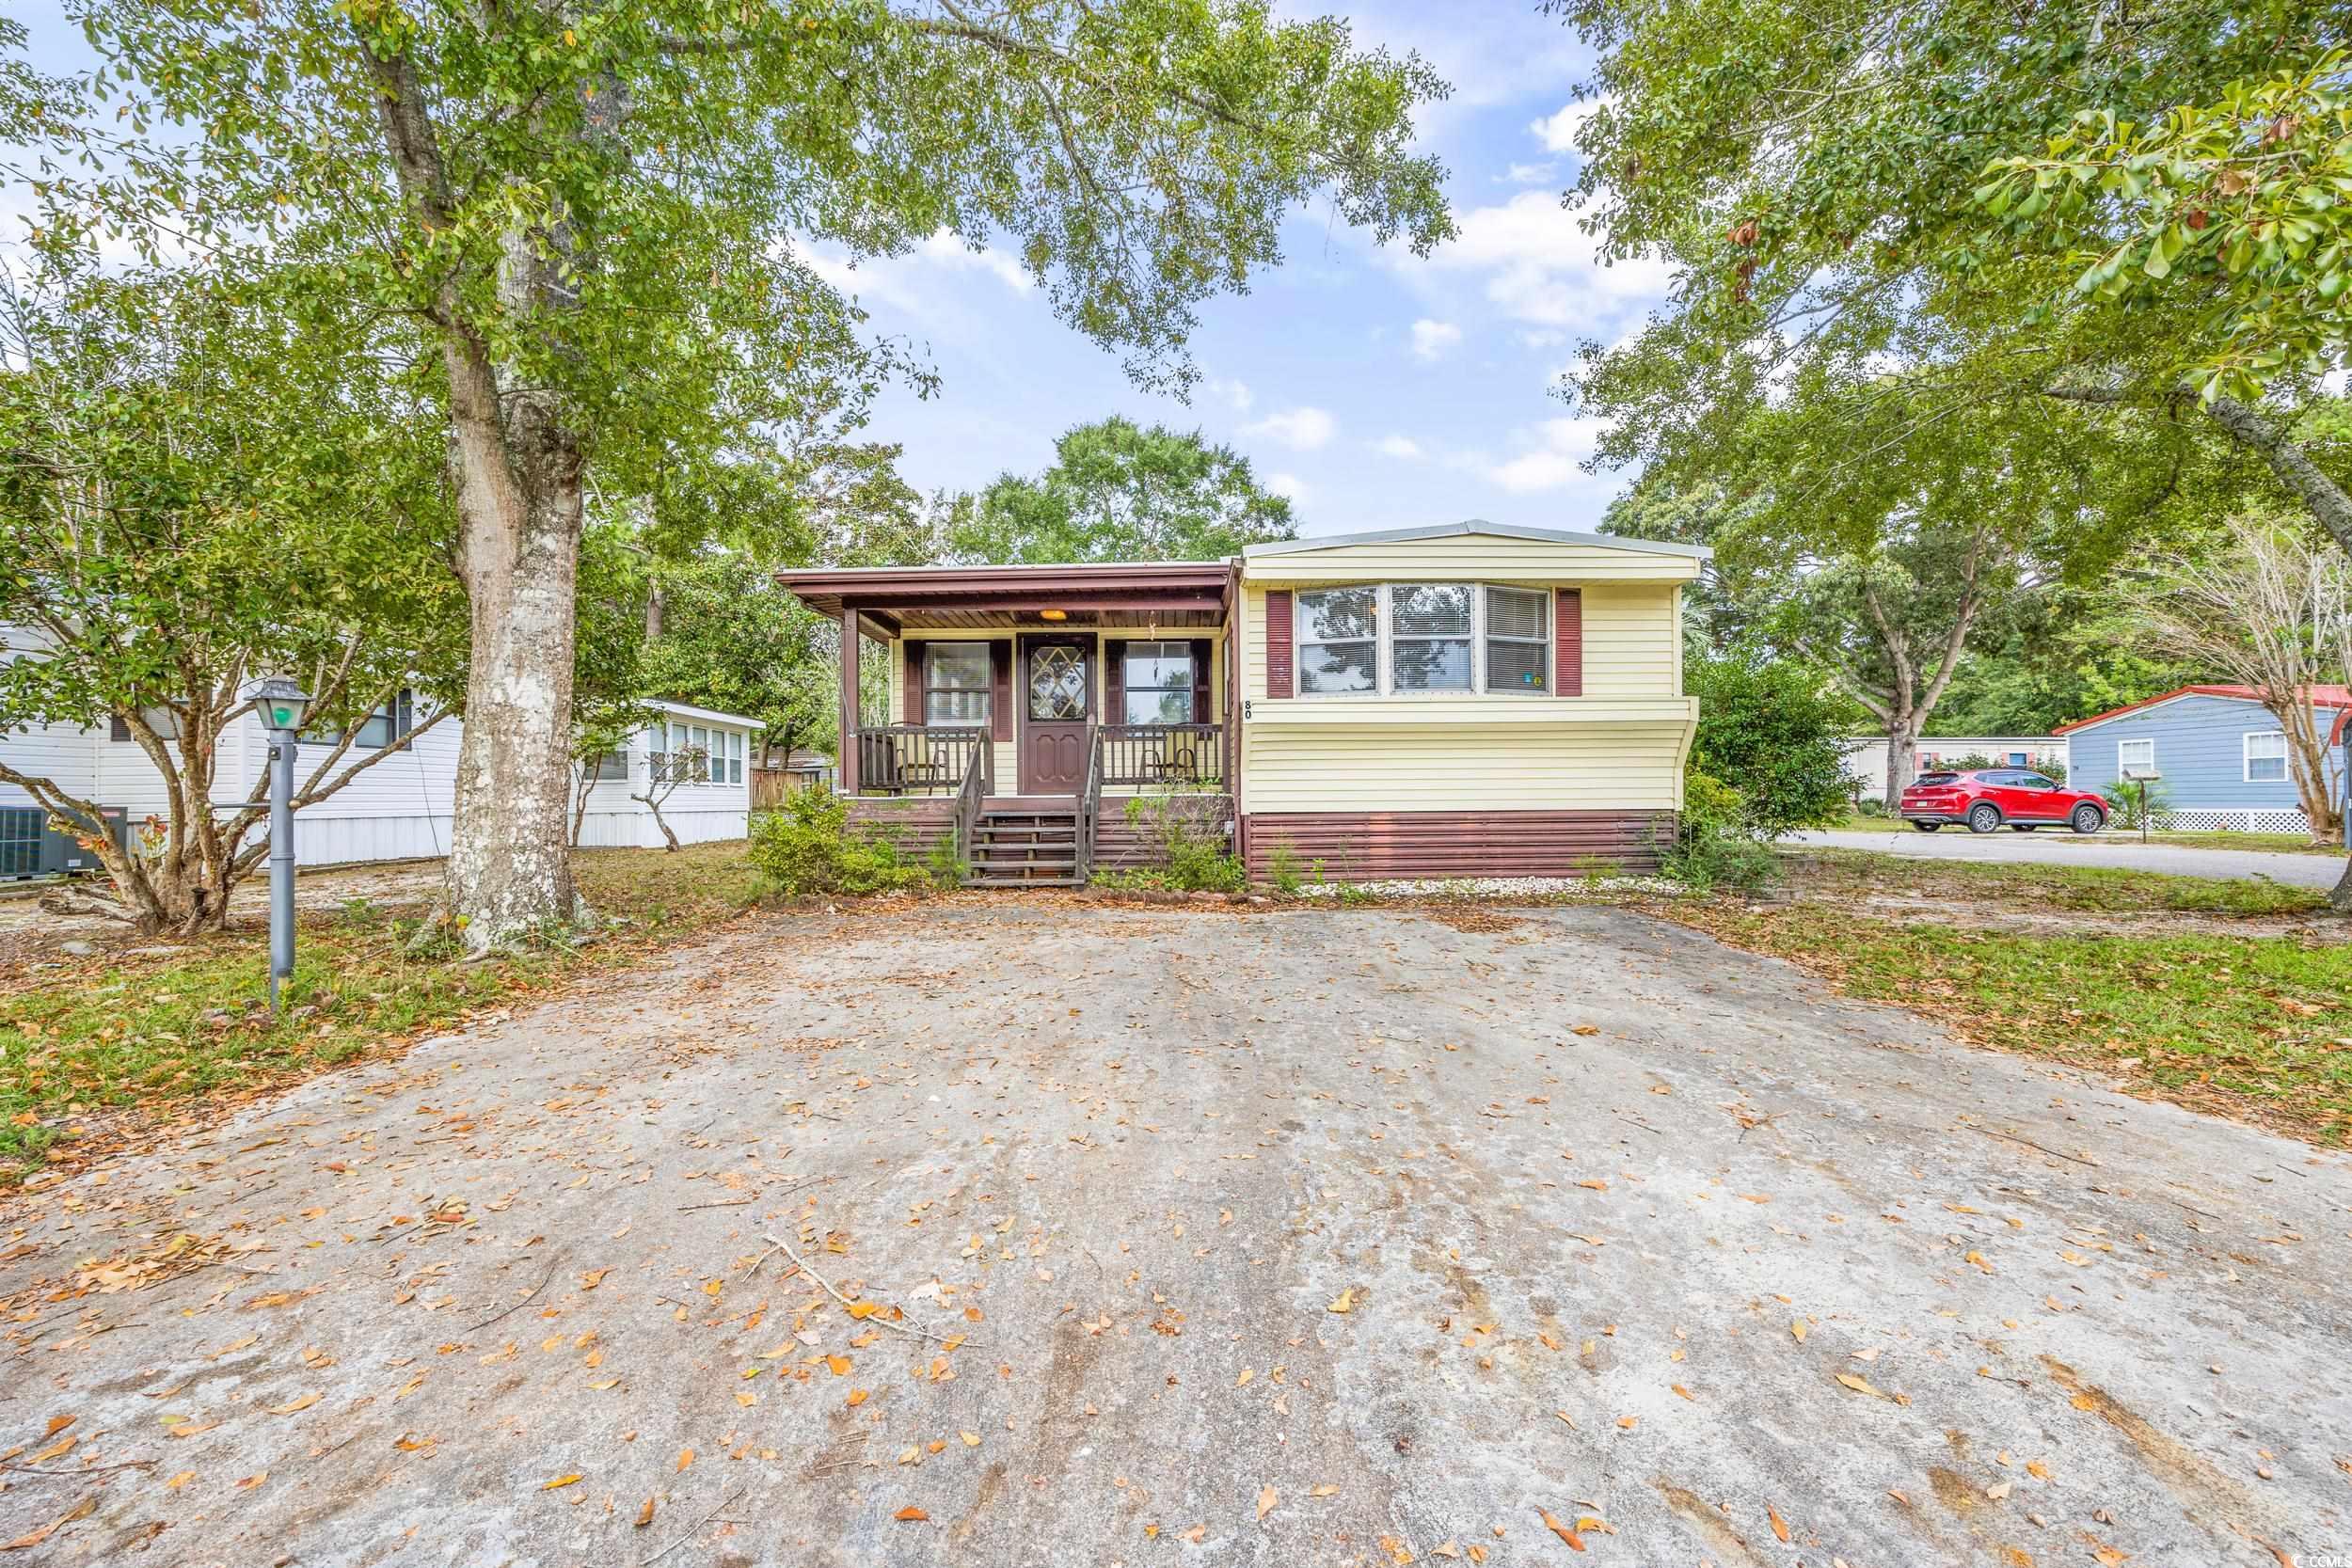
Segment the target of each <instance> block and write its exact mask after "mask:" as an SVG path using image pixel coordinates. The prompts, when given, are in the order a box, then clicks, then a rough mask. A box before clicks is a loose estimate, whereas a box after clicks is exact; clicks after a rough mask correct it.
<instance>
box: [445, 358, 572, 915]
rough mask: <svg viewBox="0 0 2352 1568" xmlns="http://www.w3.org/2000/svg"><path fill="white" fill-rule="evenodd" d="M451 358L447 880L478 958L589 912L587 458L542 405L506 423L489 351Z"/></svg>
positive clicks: (528, 406) (517, 408)
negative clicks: (580, 741) (584, 657)
mask: <svg viewBox="0 0 2352 1568" xmlns="http://www.w3.org/2000/svg"><path fill="white" fill-rule="evenodd" d="M446 358H447V361H448V365H449V371H450V382H451V392H452V398H451V408H450V426H451V442H450V448H451V450H450V463H451V467H452V469H453V474H454V477H455V479H456V488H457V501H458V516H459V527H460V531H461V539H462V548H461V555H460V566H461V569H462V571H463V573H464V576H465V580H466V592H467V595H468V597H469V600H470V601H471V607H472V626H473V651H472V667H471V669H470V670H469V672H468V675H467V684H466V733H465V739H464V741H463V743H462V744H461V745H460V747H459V749H458V753H457V792H456V809H457V816H456V821H455V823H454V824H453V827H452V829H451V832H450V851H449V873H448V887H449V902H450V909H451V911H452V912H453V914H455V915H457V916H458V917H460V918H461V919H462V920H463V921H464V922H465V936H466V944H467V946H468V947H469V949H470V950H472V951H474V952H477V953H479V952H483V951H486V950H487V949H489V948H491V947H494V946H498V945H501V944H504V943H508V942H514V941H516V940H517V939H518V938H523V937H527V936H529V935H530V934H531V933H532V932H533V931H535V930H538V929H542V928H544V927H546V926H548V925H549V924H555V923H564V922H569V921H571V920H573V919H575V918H576V917H577V916H578V915H579V914H580V912H581V911H580V910H579V908H578V906H577V902H576V899H575V895H574V892H573V887H572V862H571V833H570V826H571V824H570V820H569V816H570V812H569V808H570V805H571V800H570V783H571V762H572V758H571V744H570V738H571V720H572V648H573V641H574V626H573V619H572V609H573V603H572V601H573V590H574V586H575V584H576V581H577V579H578V578H579V575H580V524H581V505H582V499H581V492H580V471H581V462H580V443H579V441H578V440H577V438H575V437H574V436H572V435H571V433H570V432H569V431H567V430H566V429H565V428H564V425H563V423H562V421H561V420H560V419H559V418H558V417H557V416H556V414H555V413H554V411H553V410H551V409H549V408H547V407H545V406H542V405H541V404H539V403H538V402H537V400H535V399H533V398H532V397H530V396H529V395H525V396H522V397H518V398H516V399H515V400H514V406H513V409H512V411H511V412H508V413H506V414H505V417H504V418H501V406H500V400H499V398H498V395H497V389H496V385H495V381H494V378H493V376H492V374H491V372H490V368H489V364H488V360H487V356H486V355H485V354H484V353H483V351H482V350H481V348H480V347H479V345H476V344H473V343H469V342H467V341H463V340H462V339H459V340H457V341H452V342H451V343H449V344H448V345H447V351H446Z"/></svg>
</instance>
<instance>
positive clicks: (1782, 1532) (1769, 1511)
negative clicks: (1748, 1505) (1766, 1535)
mask: <svg viewBox="0 0 2352 1568" xmlns="http://www.w3.org/2000/svg"><path fill="white" fill-rule="evenodd" d="M1764 1517H1765V1518H1767V1519H1769V1520H1771V1521H1772V1534H1773V1535H1774V1536H1775V1537H1776V1538H1777V1539H1778V1540H1779V1542H1780V1544H1782V1545H1784V1546H1785V1545H1787V1544H1788V1520H1786V1519H1784V1518H1782V1517H1781V1516H1780V1510H1779V1509H1777V1508H1774V1507H1773V1506H1772V1504H1771V1503H1766V1504H1765V1505H1764Z"/></svg>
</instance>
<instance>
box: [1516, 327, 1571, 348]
mask: <svg viewBox="0 0 2352 1568" xmlns="http://www.w3.org/2000/svg"><path fill="white" fill-rule="evenodd" d="M1519 341H1520V342H1521V343H1523V344H1524V345H1526V346H1527V347H1529V348H1558V347H1559V346H1560V345H1561V344H1562V343H1565V342H1566V341H1568V335H1567V334H1566V333H1565V332H1563V331H1561V330H1560V329H1559V328H1558V327H1556V326H1536V327H1530V328H1529V329H1528V330H1527V331H1525V332H1522V333H1520V334H1519Z"/></svg>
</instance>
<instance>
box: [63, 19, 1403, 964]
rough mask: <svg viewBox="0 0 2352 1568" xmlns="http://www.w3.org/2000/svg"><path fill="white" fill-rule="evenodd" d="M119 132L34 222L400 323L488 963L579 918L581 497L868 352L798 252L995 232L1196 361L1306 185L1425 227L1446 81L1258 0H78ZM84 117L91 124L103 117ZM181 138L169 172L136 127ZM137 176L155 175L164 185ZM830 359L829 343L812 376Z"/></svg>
mask: <svg viewBox="0 0 2352 1568" xmlns="http://www.w3.org/2000/svg"><path fill="white" fill-rule="evenodd" d="M81 14H82V20H83V21H84V24H85V27H86V31H87V34H88V36H89V38H90V39H91V40H92V42H93V44H94V46H95V47H96V49H97V50H98V52H99V53H100V55H102V57H103V66H102V67H101V70H100V71H99V73H98V76H97V79H96V80H95V81H94V82H93V83H92V87H93V90H94V91H95V92H97V93H99V94H101V95H102V96H104V97H107V98H115V97H120V98H122V99H125V100H127V102H125V103H121V104H119V105H116V104H112V103H109V104H106V105H103V107H104V109H105V110H106V118H107V121H108V123H111V122H112V119H111V116H112V114H113V113H114V112H115V111H116V110H117V109H119V112H120V113H121V115H122V117H123V119H124V121H125V122H126V123H130V124H134V125H135V124H138V123H141V122H142V121H144V120H145V119H148V118H149V117H151V116H157V117H161V118H162V119H163V120H167V121H170V122H174V123H173V125H172V127H171V129H172V130H173V133H174V134H173V135H172V136H170V137H168V138H161V137H159V138H157V142H156V144H155V145H153V146H151V147H149V148H147V149H146V150H147V151H148V152H150V153H151V154H152V155H153V160H154V161H152V162H150V163H148V164H145V165H142V166H139V167H138V168H136V169H133V170H130V171H129V172H118V171H119V168H120V166H119V163H117V164H114V165H108V166H104V167H103V169H102V171H101V172H99V173H97V174H94V175H87V176H78V175H76V174H74V173H73V172H72V170H70V169H65V168H60V169H58V170H57V171H56V178H55V180H54V182H52V183H49V184H47V185H46V186H45V188H44V200H45V201H46V202H47V203H48V206H47V208H46V214H47V219H48V222H49V223H50V225H51V226H53V227H60V228H71V227H72V226H73V224H74V223H75V222H78V221H80V220H82V219H83V218H86V217H89V216H92V215H94V214H102V213H103V214H105V220H106V221H108V222H110V223H112V224H114V225H116V226H117V227H118V228H119V230H120V231H121V232H123V233H125V234H127V235H129V236H130V237H131V238H133V239H134V240H137V241H144V242H146V243H153V244H160V243H162V239H161V236H163V235H166V234H172V233H177V234H182V235H194V236H195V237H196V240H197V241H198V242H199V243H201V244H203V245H208V246H217V247H224V248H234V247H239V246H245V247H251V248H263V249H266V250H267V251H268V252H269V254H270V255H271V256H272V257H273V258H275V259H277V260H278V261H281V262H283V263H284V264H287V265H292V266H299V267H301V268H304V269H307V274H306V275H307V276H308V277H310V278H311V279H312V280H313V282H314V285H315V287H316V289H317V291H318V293H320V295H321V296H322V297H332V298H335V299H338V300H344V301H350V302H353V303H354V304H355V305H356V307H357V308H358V309H365V310H373V311H383V312H387V313H391V314H396V315H398V316H400V317H402V318H403V319H405V320H406V321H409V322H411V323H413V324H414V325H415V326H416V329H417V330H418V331H419V332H421V334H422V335H423V336H424V337H425V338H426V340H427V341H429V343H430V344H431V348H432V353H433V355H434V356H435V359H436V361H437V382H438V386H437V394H438V397H439V400H440V402H441V404H442V412H443V415H444V418H445V420H446V433H447V443H448V467H449V472H450V477H451V481H452V486H453V491H454V493H455V497H456V507H457V513H458V522H457V529H456V536H457V549H456V562H457V566H458V570H459V573H460V575H461V577H462V578H463V581H464V583H465V587H466V590H467V594H468V595H469V603H470V608H471V631H472V637H471V642H472V649H471V656H470V659H469V678H470V684H469V690H468V694H467V711H468V715H469V723H468V724H467V727H466V736H465V746H464V750H463V752H462V755H461V759H460V764H459V769H458V779H457V822H456V827H455V830H454V832H453V841H452V849H451V855H450V861H449V871H448V882H449V896H450V898H451V901H452V903H453V908H454V911H455V912H456V913H457V914H458V915H460V916H462V917H464V918H465V919H466V921H467V923H468V924H467V936H468V941H469V944H470V945H471V946H473V947H474V948H476V949H477V950H480V949H484V948H487V947H489V946H492V945H495V944H497V943H499V942H504V941H508V940H514V939H518V938H520V937H522V936H525V935H526V934H528V933H529V932H530V931H531V930H532V929H533V928H534V927H539V926H540V925H541V924H542V923H544V922H547V921H549V920H555V919H562V918H565V917H570V916H573V915H574V914H575V898H574V892H573V885H572V879H571V869H570V864H569V859H568V854H567V850H566V845H565V826H566V823H565V815H566V813H565V806H566V803H567V802H566V773H567V769H566V767H565V763H566V759H567V756H568V748H569V727H570V717H571V690H570V679H571V672H572V658H571V637H572V630H571V627H572V600H573V593H574V587H575V576H576V571H577V562H578V551H579V545H580V530H581V526H582V514H583V497H584V494H585V492H586V491H587V489H588V488H589V487H590V486H591V485H592V484H594V485H596V486H597V487H599V488H603V489H609V490H611V491H612V492H613V493H637V492H640V491H642V490H643V489H644V487H645V484H646V483H647V480H646V476H647V475H648V474H650V473H651V472H652V471H654V470H655V469H657V468H660V467H669V466H674V465H677V464H681V463H691V462H692V461H693V460H695V459H696V457H697V456H698V455H699V454H701V453H703V452H705V451H708V450H710V449H711V448H712V447H713V446H714V445H717V444H721V443H724V442H730V441H739V440H741V439H742V438H743V437H744V436H745V435H746V433H747V432H750V431H753V430H755V429H756V428H757V427H758V426H760V425H761V424H762V423H764V422H767V421H771V420H775V419H777V418H779V417H780V410H779V408H778V406H777V405H778V404H791V403H793V402H795V401H796V400H798V399H801V398H805V397H809V396H813V395H816V393H817V392H818V391H825V392H832V391H836V390H837V389H838V388H839V387H840V386H841V384H842V382H843V380H844V379H845V378H846V379H847V380H849V381H850V382H852V383H857V382H858V381H859V378H861V377H864V376H867V375H869V374H870V371H871V367H870V366H869V365H859V364H857V363H855V362H852V361H846V360H843V359H841V358H838V357H837V356H830V355H829V353H828V351H827V349H825V348H824V347H822V346H820V345H821V344H822V343H824V342H825V341H827V340H828V339H829V338H830V337H831V335H832V334H833V333H834V330H835V329H836V328H837V327H838V325H840V323H841V322H842V321H843V320H844V318H845V310H844V307H843V304H842V301H841V299H840V297H839V296H838V295H837V294H836V293H834V291H833V290H832V289H831V288H829V287H828V286H826V285H825V283H824V282H823V281H822V280H821V279H820V278H819V277H818V276H817V274H816V273H815V272H813V271H812V270H811V269H810V268H809V267H808V266H806V265H805V264H804V263H803V261H801V260H800V256H799V252H798V250H797V248H796V247H797V246H798V245H801V244H803V243H805V242H824V243H827V244H831V245H838V246H841V247H844V248H846V249H848V250H849V251H850V252H851V253H853V254H854V255H882V254H891V253H897V252H902V251H905V250H907V249H909V248H911V247H912V246H914V245H917V244H920V243H922V242H924V241H927V240H929V239H930V238H931V237H932V236H934V235H936V234H941V233H946V234H949V235H952V236H954V237H956V238H957V239H960V240H961V241H962V242H964V243H967V244H971V245H982V244H986V243H991V242H994V241H999V240H1001V241H1002V242H1004V243H1006V244H1007V245H1009V247H1010V249H1011V251H1012V252H1013V254H1014V255H1016V256H1017V257H1018V258H1019V261H1020V262H1021V264H1022V265H1023V266H1025V268H1026V269H1028V271H1029V272H1030V273H1031V274H1032V275H1033V276H1034V277H1036V278H1037V280H1038V281H1039V283H1040V285H1041V292H1042V294H1043V297H1044V298H1045V299H1046V300H1047V301H1048V302H1049V304H1050V305H1051V307H1052V309H1054V310H1055V312H1056V313H1057V315H1059V316H1060V317H1061V318H1062V319H1063V320H1064V321H1066V322H1068V323H1069V324H1070V325H1073V326H1074V327H1076V328H1077V329H1078V330H1079V331H1081V332H1083V333H1085V334H1086V335H1087V336H1088V337H1089V338H1090V339H1092V340H1094V341H1097V342H1099V343H1102V344H1104V346H1106V347H1111V348H1116V349H1118V350H1120V351H1121V352H1122V353H1123V354H1124V355H1125V356H1126V366H1127V369H1128V371H1129V372H1130V374H1131V375H1132V376H1134V377H1135V378H1136V380H1138V381H1139V382H1141V383H1143V384H1145V385H1147V386H1153V387H1160V386H1170V385H1173V386H1178V387H1182V386H1184V385H1185V384H1186V383H1188V381H1189V379H1190V377H1191V375H1192V370H1191V366H1190V364H1189V361H1188V359H1187V357H1186V355H1185V343H1186V341H1187V338H1188V336H1189V334H1190V332H1191V330H1192V327H1193V325H1194V322H1195V313H1196V310H1197V308H1198V307H1199V306H1200V303H1201V302H1202V301H1203V300H1205V299H1207V298H1209V297H1210V296H1212V295H1215V294H1216V293H1230V292H1233V291H1236V290H1239V289H1240V288H1242V287H1244V286H1245V285H1246V283H1247V281H1248V277H1249V276H1250V274H1251V273H1252V272H1253V271H1254V270H1256V269H1259V268H1263V267H1265V266H1269V265H1271V264H1273V263H1275V262H1276V261H1279V257H1280V245H1279V231H1280V226H1281V225H1282V223H1283V222H1284V221H1285V219H1286V218H1287V217H1288V215H1289V214H1290V213H1291V212H1292V210H1293V209H1294V208H1295V206H1296V205H1297V204H1299V203H1300V202H1302V201H1305V200H1308V199H1310V198H1327V200H1328V202H1329V204H1330V207H1331V209H1332V211H1333V214H1334V215H1335V216H1336V217H1337V218H1339V219H1341V220H1343V221H1346V222H1348V223H1351V224H1357V225H1359V226H1362V227H1364V228H1366V229H1368V230H1370V231H1371V232H1372V233H1373V235H1374V236H1375V238H1376V239H1378V240H1381V241H1384V242H1385V241H1388V240H1390V239H1392V238H1396V237H1400V236H1401V237H1403V238H1404V239H1405V240H1406V243H1407V244H1408V245H1411V246H1412V247H1413V248H1415V249H1416V250H1423V251H1425V250H1426V249H1427V248H1428V247H1430V246H1431V245H1435V244H1436V243H1438V241H1439V240H1441V239H1443V238H1444V237H1445V236H1446V235H1447V234H1448V233H1449V232H1450V223H1449V219H1448V217H1447V214H1446V208H1445V203H1444V200H1443V198H1442V196H1441V194H1440V179H1441V170H1440V169H1439V167H1438V165H1437V163H1436V162H1435V160H1433V159H1430V158H1427V157H1424V156H1419V155H1416V154H1415V153H1414V152H1413V150H1412V148H1411V135H1412V125H1411V114H1412V110H1413V108H1414V107H1415V105H1416V104H1417V103H1421V102H1422V101H1425V100H1427V99H1430V98H1432V97H1435V96H1437V95H1438V94H1439V93H1440V92H1442V90H1443V87H1442V84H1441V83H1439V82H1438V79H1437V78H1436V77H1435V75H1434V74H1433V73H1432V72H1431V71H1429V70H1428V69H1427V67H1426V66H1424V65H1423V64H1422V62H1421V61H1420V60H1419V59H1417V58H1412V57H1407V58H1405V59H1396V58H1391V57H1390V56H1388V55H1384V54H1382V53H1379V52H1376V51H1374V52H1362V51H1358V50H1356V49H1354V48H1353V47H1352V45H1351V42H1350V38H1349V33H1348V29H1347V27H1346V26H1345V24H1343V23H1340V22H1336V21H1332V20H1327V19H1326V20H1317V21H1307V22H1287V21H1277V20H1276V19H1275V18H1274V17H1273V15H1272V14H1271V10H1270V8H1269V7H1268V6H1266V5H1265V4H1263V3H1262V0H1102V3H1099V4H1092V5H1072V4H1068V3H1067V0H628V3H626V4H623V3H607V4H596V3H587V4H581V3H578V0H568V3H557V0H522V3H520V4H516V5H508V6H498V7H486V8H485V7H458V6H453V5H447V4H440V3H434V0H406V3H404V0H253V3H251V4H246V5H239V6H235V7H223V6H220V5H217V4H215V0H88V3H87V6H86V8H83V9H82V13H81ZM95 118H97V117H93V119H95ZM170 151H176V152H177V153H178V157H177V160H176V162H170V161H167V160H166V158H165V156H164V154H165V153H166V152H170ZM158 166H161V167H163V168H164V170H165V172H163V173H161V174H158V173H157V172H155V170H156V168H157V167H158ZM829 361H830V362H829Z"/></svg>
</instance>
